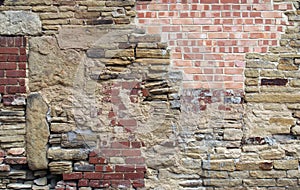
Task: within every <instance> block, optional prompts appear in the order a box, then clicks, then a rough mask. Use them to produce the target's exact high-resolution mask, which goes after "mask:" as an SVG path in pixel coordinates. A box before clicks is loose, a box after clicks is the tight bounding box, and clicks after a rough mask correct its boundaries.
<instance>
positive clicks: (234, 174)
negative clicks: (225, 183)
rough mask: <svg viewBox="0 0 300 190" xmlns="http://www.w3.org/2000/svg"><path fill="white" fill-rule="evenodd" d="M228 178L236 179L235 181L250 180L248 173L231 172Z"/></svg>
mask: <svg viewBox="0 0 300 190" xmlns="http://www.w3.org/2000/svg"><path fill="white" fill-rule="evenodd" d="M228 175H229V177H231V178H237V179H248V178H250V175H249V172H248V171H233V172H228Z"/></svg>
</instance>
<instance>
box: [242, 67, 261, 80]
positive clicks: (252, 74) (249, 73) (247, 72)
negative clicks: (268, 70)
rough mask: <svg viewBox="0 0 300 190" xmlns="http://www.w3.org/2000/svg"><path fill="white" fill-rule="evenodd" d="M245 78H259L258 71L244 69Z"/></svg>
mask: <svg viewBox="0 0 300 190" xmlns="http://www.w3.org/2000/svg"><path fill="white" fill-rule="evenodd" d="M245 76H246V77H249V78H256V77H259V70H258V69H246V70H245Z"/></svg>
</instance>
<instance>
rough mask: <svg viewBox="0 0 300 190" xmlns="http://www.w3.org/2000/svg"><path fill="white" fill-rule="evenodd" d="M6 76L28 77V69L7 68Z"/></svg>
mask: <svg viewBox="0 0 300 190" xmlns="http://www.w3.org/2000/svg"><path fill="white" fill-rule="evenodd" d="M6 77H12V78H25V77H26V71H17V70H7V71H6Z"/></svg>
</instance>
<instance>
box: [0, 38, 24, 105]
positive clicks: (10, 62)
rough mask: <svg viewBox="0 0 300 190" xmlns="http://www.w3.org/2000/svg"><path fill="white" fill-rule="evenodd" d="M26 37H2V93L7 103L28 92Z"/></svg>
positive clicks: (0, 50) (0, 43)
mask: <svg viewBox="0 0 300 190" xmlns="http://www.w3.org/2000/svg"><path fill="white" fill-rule="evenodd" d="M26 65H27V55H26V38H25V37H18V36H17V37H9V36H1V37H0V94H1V95H2V96H3V102H4V104H5V105H9V104H11V102H13V100H14V98H15V96H16V95H18V94H19V95H22V94H25V93H26V87H25V78H26Z"/></svg>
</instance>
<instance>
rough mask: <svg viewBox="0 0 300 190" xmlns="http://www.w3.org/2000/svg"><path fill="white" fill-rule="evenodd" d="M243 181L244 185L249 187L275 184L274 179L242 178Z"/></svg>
mask: <svg viewBox="0 0 300 190" xmlns="http://www.w3.org/2000/svg"><path fill="white" fill-rule="evenodd" d="M243 182H244V184H245V185H246V186H249V187H257V186H262V187H271V186H274V185H275V184H276V180H275V179H243Z"/></svg>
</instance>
